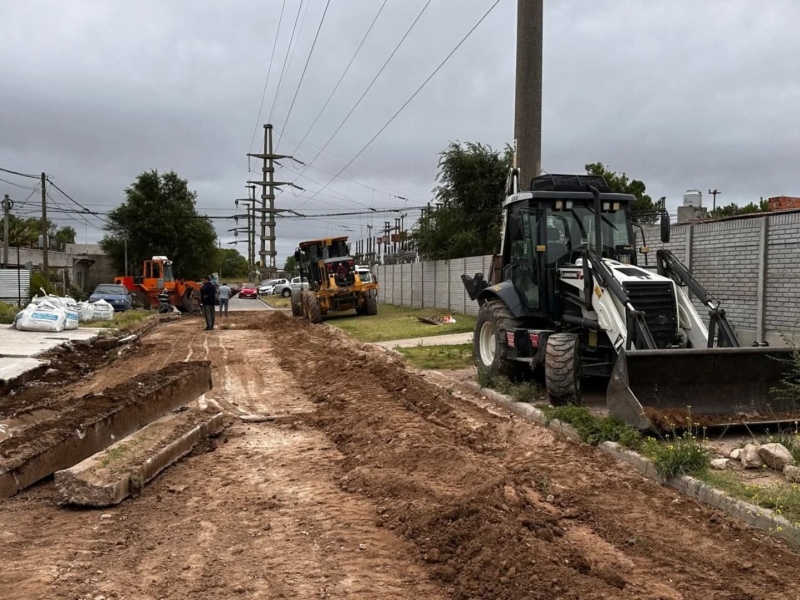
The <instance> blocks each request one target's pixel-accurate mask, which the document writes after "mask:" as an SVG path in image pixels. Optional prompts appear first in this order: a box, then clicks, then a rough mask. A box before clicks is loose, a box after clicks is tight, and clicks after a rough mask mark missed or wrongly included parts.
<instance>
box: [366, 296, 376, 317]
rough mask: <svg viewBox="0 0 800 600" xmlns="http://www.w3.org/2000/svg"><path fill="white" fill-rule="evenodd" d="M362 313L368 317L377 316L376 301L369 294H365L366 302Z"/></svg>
mask: <svg viewBox="0 0 800 600" xmlns="http://www.w3.org/2000/svg"><path fill="white" fill-rule="evenodd" d="M364 312H365V314H367V315H368V316H370V317H374V316H375V315H377V314H378V299H377V298H376V297H375V296H373V295H372V294H371V293H367V302H366V306H365V311H364Z"/></svg>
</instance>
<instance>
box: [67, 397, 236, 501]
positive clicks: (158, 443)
mask: <svg viewBox="0 0 800 600" xmlns="http://www.w3.org/2000/svg"><path fill="white" fill-rule="evenodd" d="M195 406H196V404H195ZM223 427H224V423H223V414H222V413H221V412H216V413H209V412H204V411H201V410H199V409H197V408H196V407H192V408H190V409H189V410H186V411H184V412H181V413H178V414H172V415H167V416H165V417H161V418H160V419H157V420H155V421H153V422H152V423H150V424H149V425H146V426H144V427H143V428H142V429H140V430H139V431H137V432H136V433H133V434H132V435H129V436H128V437H126V438H124V439H122V440H120V441H119V442H117V443H116V444H113V445H112V446H109V447H108V448H106V449H105V450H102V451H101V452H98V453H97V454H94V455H93V456H90V457H89V458H87V459H86V460H84V461H82V462H80V463H78V464H77V465H75V466H74V467H70V468H69V469H64V470H61V471H57V472H56V474H55V486H56V494H57V496H58V502H59V504H71V505H77V506H94V507H100V506H112V505H114V504H119V503H120V502H122V501H123V500H124V499H125V498H127V497H128V496H131V495H135V494H137V493H138V492H139V490H140V489H141V488H142V486H144V485H145V484H146V483H147V482H149V481H151V480H152V479H154V478H155V477H156V476H157V475H158V474H159V473H160V472H161V471H163V470H164V469H166V468H167V467H168V466H170V465H171V464H173V463H175V462H177V461H178V460H180V459H181V458H182V457H183V456H185V455H186V454H188V453H189V452H191V450H192V448H194V447H195V446H196V445H197V444H198V443H199V442H200V441H202V440H203V439H204V438H206V437H207V436H209V435H212V434H215V433H219V432H220V431H222V429H223Z"/></svg>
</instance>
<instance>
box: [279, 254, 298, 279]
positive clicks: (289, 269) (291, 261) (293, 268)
mask: <svg viewBox="0 0 800 600" xmlns="http://www.w3.org/2000/svg"><path fill="white" fill-rule="evenodd" d="M283 272H284V273H286V276H287V277H297V276H298V275H299V274H300V269H299V267H298V265H297V261H296V260H295V258H294V255H292V256H287V257H286V262H285V263H284V264H283Z"/></svg>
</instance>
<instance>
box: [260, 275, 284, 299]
mask: <svg viewBox="0 0 800 600" xmlns="http://www.w3.org/2000/svg"><path fill="white" fill-rule="evenodd" d="M279 285H281V286H282V285H289V280H288V279H270V280H269V281H267V283H264V282H261V287H259V288H258V293H259V294H261V295H262V296H269V295H271V294H277V293H279V292H278V291H277V290H276V289H275V288H277V287H278V286H279ZM281 289H283V288H281ZM289 294H291V290H290V291H289ZM289 294H286V295H287V296H288V295H289Z"/></svg>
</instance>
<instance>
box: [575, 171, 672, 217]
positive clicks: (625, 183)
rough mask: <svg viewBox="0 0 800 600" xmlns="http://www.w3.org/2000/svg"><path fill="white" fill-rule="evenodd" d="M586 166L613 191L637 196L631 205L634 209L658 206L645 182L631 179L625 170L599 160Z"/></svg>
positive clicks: (589, 173)
mask: <svg viewBox="0 0 800 600" xmlns="http://www.w3.org/2000/svg"><path fill="white" fill-rule="evenodd" d="M584 168H585V169H586V173H587V175H599V176H601V177H603V178H604V179H605V180H606V183H607V184H608V187H609V188H611V190H612V191H613V192H617V193H620V194H633V195H634V196H636V200H635V201H634V203H633V206H632V207H631V208H632V210H656V209H657V208H658V206H656V204H655V203H654V202H653V199H652V198H651V197H650V196H648V195H647V194H646V193H645V191H646V187H645V185H644V183H642V182H641V181H639V180H638V179H630V178H629V177H628V176H627V175H626V174H625V173H624V172H623V173H616V172H614V171H612V170H611V169H609V168H608V167H607V166H605V165H604V164H603V163H599V162H596V163H590V164H588V165H586V166H585V167H584Z"/></svg>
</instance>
